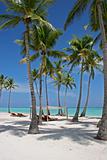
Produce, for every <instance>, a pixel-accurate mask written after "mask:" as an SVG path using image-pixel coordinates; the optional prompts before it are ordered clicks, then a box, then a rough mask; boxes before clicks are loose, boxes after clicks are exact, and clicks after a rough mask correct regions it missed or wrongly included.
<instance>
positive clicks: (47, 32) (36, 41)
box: [21, 25, 66, 119]
mask: <svg viewBox="0 0 107 160" xmlns="http://www.w3.org/2000/svg"><path fill="white" fill-rule="evenodd" d="M31 33H32V36H31V37H32V39H31V49H32V50H33V51H35V54H34V55H33V56H31V57H30V60H31V61H33V60H37V59H38V58H40V60H41V64H40V69H39V70H40V79H41V80H40V90H41V93H42V75H45V91H46V103H47V104H46V105H47V110H48V114H50V113H49V109H48V105H49V103H48V89H47V75H51V76H52V74H53V70H54V67H53V64H52V62H51V60H50V58H51V57H53V58H62V57H65V56H66V54H65V53H64V52H60V51H56V50H52V48H53V47H54V45H55V44H56V40H57V39H58V37H59V36H60V35H61V34H62V33H61V31H59V30H58V29H56V28H54V27H53V26H51V27H50V26H46V25H41V26H39V25H38V26H35V25H34V26H33V30H32V31H31ZM21 62H22V63H23V62H26V58H24V59H22V61H21ZM40 95H41V94H40ZM40 97H41V96H40ZM41 104H42V99H41V98H40V119H41V116H42V115H41V114H42V106H41Z"/></svg>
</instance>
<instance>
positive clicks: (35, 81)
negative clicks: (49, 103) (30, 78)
mask: <svg viewBox="0 0 107 160" xmlns="http://www.w3.org/2000/svg"><path fill="white" fill-rule="evenodd" d="M35 87H36V93H37V95H38V96H39V91H38V85H37V81H36V80H35Z"/></svg>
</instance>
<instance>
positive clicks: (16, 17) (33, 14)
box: [0, 0, 53, 134]
mask: <svg viewBox="0 0 107 160" xmlns="http://www.w3.org/2000/svg"><path fill="white" fill-rule="evenodd" d="M2 2H3V3H4V4H5V5H6V6H7V10H9V11H11V14H2V15H0V29H4V28H9V27H15V26H16V25H18V24H19V23H20V22H22V23H23V24H24V27H25V32H24V39H25V53H26V60H27V71H28V79H29V88H30V94H31V104H32V118H31V123H30V127H29V131H28V133H29V134H36V133H38V132H39V130H38V120H37V116H36V97H35V93H34V86H33V78H32V74H31V65H30V60H29V57H30V55H29V42H30V36H29V34H30V33H29V31H30V27H31V26H32V23H35V24H38V23H46V24H47V25H49V23H47V21H45V20H44V19H45V16H46V11H47V6H48V5H49V4H51V3H52V2H53V0H44V1H43V0H29V1H26V0H19V1H17V0H14V1H13V0H3V1H2ZM12 13H13V14H12Z"/></svg>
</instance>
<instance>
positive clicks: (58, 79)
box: [53, 60, 64, 115]
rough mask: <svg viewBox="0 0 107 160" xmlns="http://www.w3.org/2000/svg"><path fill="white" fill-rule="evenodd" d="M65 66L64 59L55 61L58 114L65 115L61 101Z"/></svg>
mask: <svg viewBox="0 0 107 160" xmlns="http://www.w3.org/2000/svg"><path fill="white" fill-rule="evenodd" d="M63 68H64V66H63V65H62V60H59V61H57V62H55V75H54V77H53V79H54V83H55V85H56V86H57V91H58V92H57V93H58V94H57V96H58V107H59V109H58V115H63V111H62V108H60V107H61V101H60V89H61V85H62V83H63Z"/></svg>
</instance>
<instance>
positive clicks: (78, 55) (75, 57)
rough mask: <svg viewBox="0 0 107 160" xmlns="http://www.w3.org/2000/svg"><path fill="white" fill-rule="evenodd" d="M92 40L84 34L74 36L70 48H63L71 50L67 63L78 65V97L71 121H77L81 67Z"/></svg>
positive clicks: (79, 102)
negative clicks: (78, 36) (82, 35)
mask: <svg viewBox="0 0 107 160" xmlns="http://www.w3.org/2000/svg"><path fill="white" fill-rule="evenodd" d="M94 43H95V42H94V40H93V38H92V37H90V36H88V35H87V36H84V37H83V38H82V39H79V38H76V37H75V38H74V39H73V40H71V41H70V42H69V45H70V48H66V49H65V50H67V51H69V52H71V55H70V56H69V57H68V60H69V65H71V69H70V70H72V69H73V67H75V66H78V65H80V91H79V98H78V103H77V109H76V112H75V115H74V117H73V121H78V116H79V111H80V105H81V98H82V81H83V72H84V71H83V68H84V64H85V63H86V61H87V60H88V59H89V56H90V55H91V54H92V47H93V45H94Z"/></svg>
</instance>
